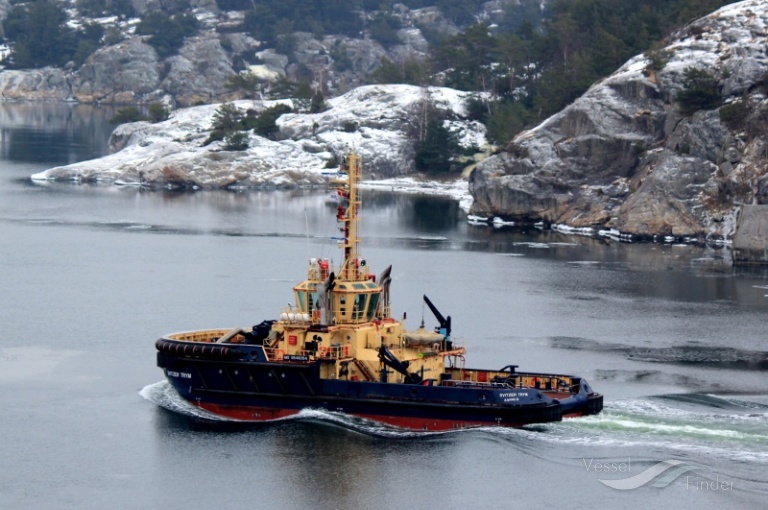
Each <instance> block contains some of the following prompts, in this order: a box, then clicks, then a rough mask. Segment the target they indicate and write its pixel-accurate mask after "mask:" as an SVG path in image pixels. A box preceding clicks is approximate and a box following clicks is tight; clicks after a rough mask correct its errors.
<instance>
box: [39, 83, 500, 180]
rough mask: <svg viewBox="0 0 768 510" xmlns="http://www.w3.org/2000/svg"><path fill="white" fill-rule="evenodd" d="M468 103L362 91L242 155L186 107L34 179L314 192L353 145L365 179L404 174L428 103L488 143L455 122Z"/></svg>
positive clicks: (118, 132)
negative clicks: (106, 149)
mask: <svg viewBox="0 0 768 510" xmlns="http://www.w3.org/2000/svg"><path fill="white" fill-rule="evenodd" d="M467 97H468V93H465V92H459V91H456V90H452V89H447V88H440V87H430V88H428V89H426V88H420V87H415V86H411V85H371V86H365V87H360V88H358V89H355V90H353V91H351V92H349V93H347V94H345V95H343V96H340V97H337V98H334V99H331V100H329V101H328V105H329V109H328V110H326V111H324V112H322V113H317V114H284V115H283V116H281V117H280V118H279V119H278V121H277V125H278V126H279V128H280V132H281V134H282V137H283V138H284V139H282V140H277V141H275V140H269V139H267V138H263V137H260V136H257V135H254V134H253V133H250V134H249V135H248V137H249V138H248V142H249V147H248V149H247V150H245V151H227V150H224V149H223V144H222V143H221V142H213V143H211V144H208V145H204V142H205V141H206V139H207V138H208V136H209V135H210V130H211V125H212V122H213V117H214V114H215V113H216V110H217V109H218V107H219V105H205V106H198V107H191V108H186V109H181V110H177V111H176V112H174V113H173V115H172V116H171V118H170V119H168V120H167V121H164V122H160V123H157V124H150V123H147V122H137V123H132V124H125V125H121V126H118V127H117V128H116V129H115V131H114V132H113V133H112V137H111V139H110V146H111V147H112V148H113V149H114V150H115V153H113V154H110V155H108V156H106V157H103V158H99V159H96V160H91V161H84V162H80V163H75V164H72V165H67V166H62V167H56V168H52V169H49V170H46V171H44V172H41V173H39V174H36V175H34V176H33V177H32V178H33V180H73V181H76V182H99V183H104V184H108V183H143V184H144V185H147V186H156V187H162V186H182V187H187V188H209V189H210V188H226V187H275V186H313V185H319V184H322V183H324V182H325V181H326V177H325V174H327V173H328V172H330V171H332V169H335V167H336V165H337V163H338V161H337V158H338V156H339V155H341V154H343V153H345V152H347V151H348V150H350V149H354V150H355V151H357V152H358V153H359V154H360V155H361V156H362V158H363V160H364V161H365V169H366V173H367V174H368V177H369V178H370V177H375V178H386V177H393V176H402V175H405V174H408V173H411V171H412V164H413V157H412V150H413V149H412V142H411V141H410V140H409V138H408V136H407V133H408V130H409V127H410V126H411V125H413V123H416V122H418V120H419V117H420V114H421V111H422V110H421V108H420V105H421V102H422V101H424V100H425V99H431V101H432V102H433V104H434V105H435V106H436V107H437V108H440V109H442V110H444V111H446V112H447V113H448V114H449V115H450V116H451V119H452V120H450V121H449V122H448V127H449V129H452V130H455V131H456V132H457V134H459V136H460V137H461V139H462V141H463V143H464V144H465V145H466V146H480V145H483V144H484V143H485V129H484V127H483V126H482V125H480V124H478V123H475V122H470V121H463V120H461V116H462V115H463V114H464V100H465V99H466V98H467ZM276 103H277V102H276V101H260V100H243V101H235V102H234V103H233V104H234V105H235V106H237V108H238V109H240V110H241V111H243V112H245V111H247V110H253V111H256V112H260V111H263V110H264V109H266V108H268V107H271V106H274V105H275V104H276ZM464 186H465V187H466V185H464Z"/></svg>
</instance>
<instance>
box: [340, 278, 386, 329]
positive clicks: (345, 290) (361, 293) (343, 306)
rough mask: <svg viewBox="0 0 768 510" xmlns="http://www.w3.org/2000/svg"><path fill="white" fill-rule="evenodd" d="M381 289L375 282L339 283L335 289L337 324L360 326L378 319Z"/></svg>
mask: <svg viewBox="0 0 768 510" xmlns="http://www.w3.org/2000/svg"><path fill="white" fill-rule="evenodd" d="M381 290H382V289H381V287H380V286H379V285H378V284H376V283H374V282H373V281H370V280H369V281H359V282H338V283H337V284H336V286H335V287H334V288H333V291H332V296H333V298H332V299H333V301H332V303H333V305H332V316H333V322H334V323H335V324H350V323H351V324H360V323H363V322H370V321H372V320H373V319H374V317H376V311H377V310H378V308H379V300H380V299H381Z"/></svg>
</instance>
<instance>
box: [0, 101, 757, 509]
mask: <svg viewBox="0 0 768 510" xmlns="http://www.w3.org/2000/svg"><path fill="white" fill-rule="evenodd" d="M110 115H111V112H109V111H104V110H92V109H88V108H82V107H78V108H76V107H73V106H61V105H59V106H53V105H47V106H39V105H38V106H35V105H5V106H2V107H0V129H1V130H2V131H0V133H1V136H2V139H1V140H0V141H1V144H0V149H1V151H2V153H1V155H0V156H1V161H2V163H1V164H2V167H1V168H0V235H1V236H2V240H3V241H2V248H1V249H0V284H1V288H2V289H3V292H2V293H0V332H1V333H2V335H1V336H0V409H2V411H0V432H1V433H2V440H1V441H0V459H2V469H0V508H3V509H6V508H7V509H39V508H62V509H70V508H71V509H90V508H93V509H103V508H117V509H144V508H146V509H155V508H188V509H209V508H218V507H221V508H249V509H250V508H280V509H283V508H285V509H305V508H321V509H325V508H328V509H330V508H342V509H348V508H349V509H356V508H371V509H379V508H396V507H402V506H405V507H408V508H416V509H421V508H447V509H452V508H462V509H463V508H494V509H498V508H519V507H523V508H543V507H545V505H546V506H549V507H552V506H558V507H559V506H566V505H567V506H569V507H575V508H584V507H587V506H592V505H600V506H601V507H604V508H647V507H649V506H650V507H659V508H660V507H669V508H697V509H709V508H756V507H763V506H765V504H766V502H768V397H767V395H768V381H767V379H766V375H767V374H768V339H767V338H766V328H765V318H766V312H768V273H766V271H763V270H732V269H731V268H730V266H729V263H728V260H729V254H728V250H727V249H710V248H699V247H691V246H669V245H626V244H618V243H614V242H610V241H603V240H595V239H589V238H584V237H569V236H562V235H559V234H554V233H549V232H539V231H536V230H534V231H531V232H520V231H515V230H494V229H492V228H487V227H475V226H470V225H468V224H467V222H466V218H465V215H464V214H463V213H462V212H461V211H460V210H459V208H458V207H457V205H456V203H454V202H452V201H449V200H439V199H433V198H430V199H427V198H418V197H410V196H398V195H391V194H384V193H376V194H374V193H366V194H365V196H364V200H365V207H366V209H365V214H366V216H365V218H364V221H363V236H364V241H363V244H362V251H363V253H364V255H365V256H366V258H367V259H368V261H369V264H370V266H371V267H372V268H373V269H374V270H375V271H377V272H379V271H381V270H382V269H383V268H384V267H385V266H386V265H387V264H390V263H392V264H393V276H394V282H393V304H394V308H395V310H396V311H397V312H398V313H403V312H407V313H408V322H409V325H410V326H412V327H416V326H418V323H419V322H420V321H421V319H422V316H424V318H425V319H426V321H427V323H428V325H434V322H433V319H432V317H431V316H430V315H429V311H428V310H427V311H425V310H424V307H423V305H422V301H421V295H422V294H424V293H426V294H427V295H429V296H430V298H431V299H432V300H433V301H434V302H435V304H436V305H437V306H438V308H440V310H441V311H442V312H443V313H444V314H446V315H451V316H452V317H453V324H454V334H455V335H456V336H457V337H463V338H464V341H465V345H466V347H467V348H468V351H469V353H468V356H467V363H468V365H470V366H476V367H501V366H503V365H506V364H509V363H516V364H519V365H520V366H521V367H522V368H525V369H531V370H551V371H566V372H572V373H577V374H581V375H584V376H586V377H587V378H588V379H589V380H590V381H591V382H592V384H593V386H595V387H596V388H598V389H599V390H600V391H602V392H603V393H604V394H605V395H606V408H605V411H604V413H603V414H601V415H600V416H597V417H589V418H585V419H578V420H568V421H565V422H562V423H558V424H551V425H546V426H539V427H532V428H528V429H522V430H510V429H495V428H487V429H477V430H469V431H461V432H452V433H442V434H431V435H422V434H413V433H403V432H398V431H394V430H391V429H384V428H381V427H377V426H375V425H372V424H369V423H365V422H362V421H359V420H354V419H350V418H349V417H345V416H343V415H330V414H325V413H315V412H307V413H305V414H304V415H302V416H301V417H300V418H299V419H292V420H287V421H285V422H282V423H277V424H270V425H258V426H247V427H242V426H235V425H232V424H226V423H207V422H201V421H200V420H196V419H194V416H193V414H194V413H192V412H191V411H189V410H188V409H187V408H186V407H185V406H184V404H183V402H180V401H179V399H178V398H177V397H176V396H175V395H174V394H173V392H172V391H171V390H169V388H168V386H167V385H166V384H165V383H164V382H163V376H162V373H161V372H160V370H159V369H157V368H156V367H155V351H154V340H155V339H156V338H157V337H158V336H159V335H161V334H163V333H167V332H172V331H178V330H184V329H191V328H205V327H230V326H248V325H252V324H255V323H258V322H260V321H261V320H263V319H266V318H273V317H275V315H276V314H277V312H278V310H279V307H280V306H283V305H285V304H287V303H288V302H289V301H290V300H291V291H290V289H291V286H292V285H293V283H295V282H296V281H299V280H301V279H302V278H303V277H304V275H305V265H306V262H307V259H308V258H309V257H311V256H329V257H338V252H337V250H336V248H335V246H334V245H333V244H331V243H329V242H328V238H329V237H330V236H332V235H334V234H335V231H334V228H335V222H334V217H333V209H332V206H330V205H328V204H327V203H326V193H324V192H320V191H302V192H270V193H256V192H254V193H228V192H204V193H203V192H201V193H194V194H182V193H163V192H153V193H147V192H140V191H138V190H136V189H119V188H112V187H109V188H98V187H89V186H77V185H70V184H51V185H44V186H41V185H35V184H32V183H30V181H29V179H28V177H29V175H31V174H32V173H35V172H37V171H40V170H42V169H45V168H48V167H50V166H54V165H57V164H62V163H67V162H71V161H76V160H79V159H88V158H91V157H94V156H97V155H99V154H101V153H103V152H104V151H105V150H106V138H107V135H108V131H109V129H110V126H109V125H108V124H107V122H106V119H108V118H109V116H110ZM308 232H309V234H308ZM662 461H679V462H682V464H680V466H679V468H678V469H677V470H675V469H670V470H667V471H665V472H664V473H663V474H660V475H659V476H657V477H655V478H652V479H650V480H649V481H647V482H646V483H643V480H638V481H637V482H636V483H635V484H634V485H635V486H636V487H637V488H633V489H627V490H618V489H615V488H611V487H608V486H606V485H605V484H603V483H602V482H601V481H600V480H614V481H615V480H622V479H628V478H630V477H633V476H638V475H641V474H642V473H646V470H648V469H649V468H652V467H653V466H657V465H658V463H660V462H662ZM665 476H666V478H665ZM627 483H630V482H627ZM654 484H655V485H657V486H654ZM662 486H663V487H662Z"/></svg>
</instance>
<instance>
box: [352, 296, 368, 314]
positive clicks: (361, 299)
mask: <svg viewBox="0 0 768 510" xmlns="http://www.w3.org/2000/svg"><path fill="white" fill-rule="evenodd" d="M367 301H368V295H367V294H358V295H357V297H356V298H355V306H354V308H353V309H352V318H353V319H355V320H356V319H362V318H363V314H365V311H366V308H365V305H366V302H367Z"/></svg>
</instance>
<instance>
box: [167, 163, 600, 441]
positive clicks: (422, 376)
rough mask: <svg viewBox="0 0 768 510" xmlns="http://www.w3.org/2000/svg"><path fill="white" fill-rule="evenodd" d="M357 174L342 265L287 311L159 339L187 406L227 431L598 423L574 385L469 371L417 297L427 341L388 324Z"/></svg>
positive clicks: (323, 262)
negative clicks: (346, 424) (302, 424)
mask: <svg viewBox="0 0 768 510" xmlns="http://www.w3.org/2000/svg"><path fill="white" fill-rule="evenodd" d="M361 175H362V167H361V161H360V158H359V157H358V156H357V155H356V154H348V155H347V156H346V157H345V158H344V161H343V162H342V164H341V166H340V169H339V173H338V176H339V177H338V178H336V179H334V181H333V184H334V185H335V186H336V195H337V197H338V205H337V210H336V221H337V223H338V225H339V230H340V232H342V234H343V235H342V236H341V237H340V238H339V247H340V248H341V249H342V251H343V258H342V262H341V265H340V266H338V267H335V268H334V267H332V265H331V263H330V261H329V260H328V259H322V258H312V259H310V261H309V267H308V270H307V277H306V279H305V280H304V281H302V282H300V283H299V284H298V285H296V286H295V287H294V288H293V293H294V297H295V304H294V305H291V306H288V307H286V308H284V309H282V310H281V311H280V313H279V316H278V318H277V319H273V320H265V321H263V322H261V323H260V324H258V325H256V326H253V327H250V328H234V329H208V330H199V331H189V332H182V333H173V334H169V335H165V336H163V337H162V338H160V339H159V340H157V342H156V344H155V345H156V348H157V351H158V352H157V365H158V367H160V368H162V369H163V371H164V372H165V376H166V378H167V379H168V381H169V382H170V384H171V385H172V386H173V387H174V388H175V390H176V391H177V392H178V393H179V395H181V396H182V397H183V398H184V399H186V400H187V401H189V402H190V403H191V404H193V405H195V406H198V407H200V408H202V409H204V410H206V411H208V412H210V413H213V414H215V415H219V416H221V417H226V418H230V419H235V420H243V421H270V420H275V419H279V418H284V417H287V416H291V415H295V414H297V413H299V412H300V411H301V410H303V409H322V410H326V411H331V412H340V413H346V414H349V415H353V416H357V417H361V418H365V419H370V420H374V421H377V422H381V423H384V424H388V425H391V426H395V427H401V428H405V429H411V430H428V431H438V430H450V429H457V428H465V427H476V426H510V427H519V426H524V425H529V424H535V423H547V422H555V421H560V420H561V419H562V418H563V417H570V416H583V415H588V414H597V413H599V412H600V411H601V410H602V408H603V397H602V395H601V394H599V393H596V392H595V391H593V390H592V388H591V387H590V385H589V384H588V383H587V381H586V380H584V379H583V378H581V377H577V376H572V375H564V374H544V373H534V372H520V371H518V370H517V366H516V365H511V364H510V365H507V366H505V367H503V368H500V369H497V370H488V369H473V368H466V367H465V366H464V365H465V363H464V361H465V357H464V356H465V353H466V350H465V347H464V346H463V345H459V343H458V342H457V341H456V340H454V338H453V337H452V336H451V317H450V316H448V317H445V316H443V314H442V313H440V311H439V310H438V308H437V307H436V306H435V305H434V303H433V302H432V301H431V300H430V299H429V298H428V297H427V296H424V302H425V304H426V305H427V306H428V307H429V309H430V310H431V312H432V313H433V314H434V316H435V318H436V320H437V323H438V325H437V327H435V328H434V330H429V329H426V328H425V327H424V325H423V323H422V325H421V327H420V328H418V329H416V330H414V331H408V330H407V329H406V327H405V317H403V319H402V320H399V319H396V318H394V317H393V316H392V309H391V305H390V292H389V291H390V283H391V276H390V275H391V266H390V267H388V268H386V269H385V270H384V271H383V272H382V273H381V274H380V275H378V276H377V275H375V274H373V273H372V272H371V271H370V269H369V268H368V265H367V263H366V260H365V259H364V258H363V257H362V256H361V255H360V250H359V248H360V246H359V245H360V237H359V232H360V212H361V207H362V201H361V197H360V191H359V190H360V181H361Z"/></svg>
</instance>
